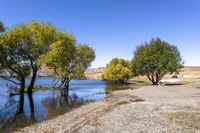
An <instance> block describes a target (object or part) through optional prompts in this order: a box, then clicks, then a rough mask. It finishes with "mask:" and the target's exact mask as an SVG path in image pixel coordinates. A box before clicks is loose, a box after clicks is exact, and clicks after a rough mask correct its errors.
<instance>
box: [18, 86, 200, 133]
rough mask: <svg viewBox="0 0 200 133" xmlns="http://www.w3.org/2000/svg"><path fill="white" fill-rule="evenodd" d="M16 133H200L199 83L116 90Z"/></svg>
mask: <svg viewBox="0 0 200 133" xmlns="http://www.w3.org/2000/svg"><path fill="white" fill-rule="evenodd" d="M18 132H24V133H28V132H30V133H49V132H50V133H57V132H59V133H62V132H66V133H71V132H73V133H74V132H75V133H76V132H78V133H133V132H146V133H148V132H149V133H157V132H159V133H160V132H163V133H166V132H167V133H168V132H169V133H172V132H174V133H175V132H176V133H182V132H185V133H187V132H194V133H197V132H200V83H193V84H188V85H176V86H146V87H142V88H140V89H135V90H131V89H130V90H123V91H116V92H114V93H112V94H111V95H110V96H108V97H107V98H105V99H104V100H101V101H96V102H93V103H89V104H87V105H84V106H82V107H80V108H78V109H74V110H72V111H71V112H69V113H66V114H64V115H61V116H58V117H56V118H54V119H51V120H47V121H45V122H43V123H38V124H35V125H32V126H29V127H26V128H24V129H21V130H20V131H18Z"/></svg>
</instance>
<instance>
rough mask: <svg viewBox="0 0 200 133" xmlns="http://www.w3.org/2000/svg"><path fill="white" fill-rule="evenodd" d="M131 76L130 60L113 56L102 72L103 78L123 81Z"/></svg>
mask: <svg viewBox="0 0 200 133" xmlns="http://www.w3.org/2000/svg"><path fill="white" fill-rule="evenodd" d="M130 78H131V70H130V62H129V61H127V60H125V59H122V58H113V59H112V60H111V61H110V62H109V63H108V64H107V65H106V68H105V70H104V73H103V74H102V79H103V80H112V81H117V82H120V83H125V82H127V81H128V79H130Z"/></svg>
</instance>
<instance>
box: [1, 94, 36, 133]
mask: <svg viewBox="0 0 200 133" xmlns="http://www.w3.org/2000/svg"><path fill="white" fill-rule="evenodd" d="M15 97H16V96H15ZM28 99H29V104H30V110H31V115H30V116H26V115H25V114H24V94H23V93H21V94H20V95H19V100H18V102H17V101H16V100H15V99H14V97H13V96H11V97H9V99H8V103H6V104H5V108H6V109H5V108H4V110H3V112H0V130H1V131H2V132H11V131H13V130H16V129H17V128H19V127H24V126H27V125H30V124H33V123H35V122H36V119H35V115H34V102H33V97H32V93H31V94H28Z"/></svg>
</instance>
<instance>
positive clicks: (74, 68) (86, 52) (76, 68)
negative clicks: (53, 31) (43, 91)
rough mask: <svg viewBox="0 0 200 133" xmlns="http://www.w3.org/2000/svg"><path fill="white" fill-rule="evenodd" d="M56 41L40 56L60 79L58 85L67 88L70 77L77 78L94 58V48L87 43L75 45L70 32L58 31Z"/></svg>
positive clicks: (43, 62)
mask: <svg viewBox="0 0 200 133" xmlns="http://www.w3.org/2000/svg"><path fill="white" fill-rule="evenodd" d="M56 38H57V41H56V42H55V43H53V44H51V45H50V49H51V50H50V51H49V52H47V53H46V54H45V55H44V56H42V57H41V60H40V62H41V64H45V65H46V67H47V68H48V69H50V70H53V71H54V73H55V75H56V76H57V77H59V78H60V79H61V82H60V83H61V84H60V85H59V87H61V88H66V89H68V87H69V82H70V80H71V79H78V78H81V77H82V76H83V75H84V71H85V70H86V69H87V68H88V67H89V66H90V64H91V62H92V61H93V60H94V58H95V53H94V50H93V49H92V48H91V47H89V46H87V45H76V40H75V38H74V37H73V36H72V35H71V34H67V33H65V32H60V33H59V34H57V37H56Z"/></svg>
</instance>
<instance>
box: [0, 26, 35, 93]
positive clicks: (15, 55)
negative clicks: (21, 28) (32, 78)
mask: <svg viewBox="0 0 200 133" xmlns="http://www.w3.org/2000/svg"><path fill="white" fill-rule="evenodd" d="M16 32H17V31H15V30H10V31H9V32H7V33H5V34H1V35H0V74H1V78H4V79H6V80H8V81H10V82H12V83H14V84H16V85H20V92H21V93H23V92H24V88H25V78H26V77H27V76H28V75H29V74H30V69H31V68H30V65H29V63H28V60H26V59H25V58H24V53H23V51H24V42H23V41H24V40H23V39H22V38H24V36H26V34H24V33H20V32H19V33H18V32H17V34H16ZM22 40H23V41H22ZM10 77H12V78H15V79H16V80H17V81H16V80H13V79H10Z"/></svg>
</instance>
